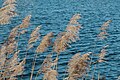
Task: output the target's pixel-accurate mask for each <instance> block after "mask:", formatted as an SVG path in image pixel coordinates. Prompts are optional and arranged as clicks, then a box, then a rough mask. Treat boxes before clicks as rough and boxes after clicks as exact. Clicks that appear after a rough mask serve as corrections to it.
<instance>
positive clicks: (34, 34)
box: [28, 26, 41, 44]
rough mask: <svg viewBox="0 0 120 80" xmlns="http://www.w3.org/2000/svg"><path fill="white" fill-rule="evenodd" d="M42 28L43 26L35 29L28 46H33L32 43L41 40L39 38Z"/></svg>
mask: <svg viewBox="0 0 120 80" xmlns="http://www.w3.org/2000/svg"><path fill="white" fill-rule="evenodd" d="M40 27H41V26H38V27H37V28H35V29H34V30H33V31H32V33H31V35H30V39H29V41H28V44H31V43H33V42H36V41H37V39H39V36H40V34H39V30H40Z"/></svg>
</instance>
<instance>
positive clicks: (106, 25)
mask: <svg viewBox="0 0 120 80" xmlns="http://www.w3.org/2000/svg"><path fill="white" fill-rule="evenodd" d="M111 22H112V20H108V21H106V22H105V23H104V24H103V25H102V26H101V28H100V30H106V29H107V28H108V26H109V24H110V23H111Z"/></svg>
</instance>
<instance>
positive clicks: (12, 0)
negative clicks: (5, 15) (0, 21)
mask: <svg viewBox="0 0 120 80" xmlns="http://www.w3.org/2000/svg"><path fill="white" fill-rule="evenodd" d="M14 3H16V0H6V1H5V2H4V3H3V6H4V5H8V4H14Z"/></svg>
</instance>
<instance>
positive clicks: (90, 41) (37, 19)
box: [0, 0, 120, 80]
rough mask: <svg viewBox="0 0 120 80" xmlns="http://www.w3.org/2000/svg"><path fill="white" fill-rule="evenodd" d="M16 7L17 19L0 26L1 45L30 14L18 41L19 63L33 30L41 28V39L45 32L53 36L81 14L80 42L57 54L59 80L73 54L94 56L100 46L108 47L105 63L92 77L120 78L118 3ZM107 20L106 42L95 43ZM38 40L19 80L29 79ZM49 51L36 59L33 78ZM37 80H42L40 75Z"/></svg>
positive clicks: (42, 1) (49, 0)
mask: <svg viewBox="0 0 120 80" xmlns="http://www.w3.org/2000/svg"><path fill="white" fill-rule="evenodd" d="M2 2H3V0H0V7H1V5H2ZM16 7H17V8H16V12H18V14H19V16H17V17H15V18H12V19H11V24H8V25H0V43H2V42H3V41H4V40H6V38H7V37H8V34H9V32H10V30H11V29H12V28H14V27H15V26H16V25H18V24H20V23H21V21H22V19H23V18H24V17H25V16H27V15H29V14H31V15H32V18H31V21H30V23H31V24H30V27H29V28H28V29H27V30H28V32H27V34H25V35H22V36H21V37H20V42H19V49H20V50H21V52H20V54H19V57H20V59H23V58H24V56H25V49H26V46H27V45H26V43H27V41H28V39H29V35H30V33H31V31H32V30H33V29H34V28H35V27H37V26H38V25H42V28H41V30H40V33H41V35H42V36H44V35H46V34H47V33H48V32H54V34H55V35H56V34H58V33H59V32H61V31H64V29H65V28H66V26H67V24H68V22H69V19H70V18H71V17H72V15H74V14H76V13H79V14H81V19H80V20H79V22H80V24H81V25H82V27H83V28H82V29H81V30H80V34H79V35H80V40H79V41H77V42H76V43H72V44H71V47H70V48H68V49H67V50H66V51H65V52H62V53H61V54H60V57H59V63H58V72H59V76H58V80H62V79H63V78H64V75H65V70H66V68H67V63H68V60H69V59H70V58H71V57H72V56H73V55H74V54H75V53H77V52H81V54H84V53H86V52H93V53H95V54H97V53H99V51H100V49H101V48H102V46H105V45H109V47H108V48H107V51H108V52H107V54H106V57H105V58H106V60H107V62H105V63H101V64H99V66H98V68H97V69H96V72H95V73H96V75H95V76H96V77H97V73H98V72H100V75H101V76H106V80H116V79H117V78H118V76H120V0H17V6H16ZM107 20H112V23H110V26H109V29H108V30H107V32H108V33H109V36H108V38H107V39H106V40H105V41H96V42H95V40H96V35H97V34H98V33H99V32H100V31H99V28H100V27H101V25H102V24H103V23H104V22H105V21H107ZM42 36H41V37H40V40H41V39H42ZM40 40H39V41H37V42H36V43H35V48H33V49H32V50H29V52H28V56H27V63H26V67H25V71H24V74H23V76H22V77H21V78H22V79H23V80H28V79H29V78H30V71H31V65H32V60H33V58H34V54H35V51H34V50H35V49H36V47H37V46H38V45H39V43H40ZM94 46H95V47H94ZM50 51H51V49H48V51H46V52H44V53H43V54H40V55H39V57H38V59H37V62H36V67H35V72H34V77H35V74H36V72H37V70H38V69H39V67H40V64H41V63H42V62H43V59H44V58H45V56H46V55H47V54H48V53H50ZM92 69H93V68H92ZM89 77H90V75H89ZM19 79H20V77H19ZM37 79H38V80H41V79H42V75H40V76H39V77H38V78H37ZM88 80H89V79H88ZM96 80H97V79H96Z"/></svg>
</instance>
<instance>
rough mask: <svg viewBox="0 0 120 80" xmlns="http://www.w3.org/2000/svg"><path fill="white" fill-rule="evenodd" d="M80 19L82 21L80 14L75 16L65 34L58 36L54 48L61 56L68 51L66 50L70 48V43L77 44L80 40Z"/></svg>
mask: <svg viewBox="0 0 120 80" xmlns="http://www.w3.org/2000/svg"><path fill="white" fill-rule="evenodd" d="M78 19H80V14H75V15H73V17H72V18H71V19H70V22H69V24H68V26H67V28H66V30H65V32H62V33H60V34H58V36H57V38H56V40H55V42H54V46H53V49H54V51H55V52H56V53H58V54H59V53H60V52H62V51H64V50H66V48H67V47H68V46H69V43H71V42H75V41H76V40H78V39H79V36H78V34H79V29H80V28H81V26H80V25H79V23H78V22H77V20H78Z"/></svg>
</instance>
